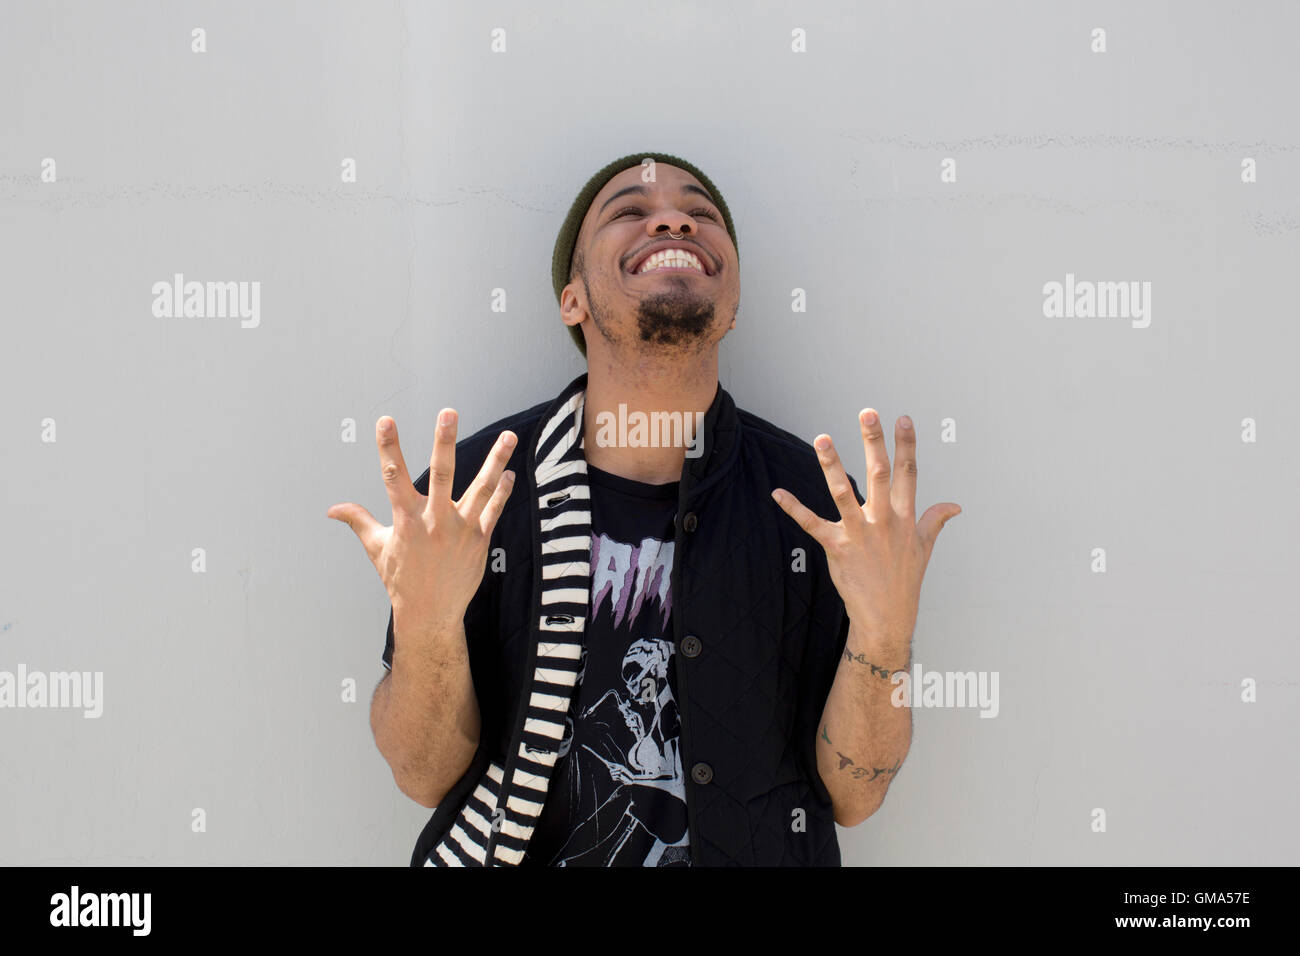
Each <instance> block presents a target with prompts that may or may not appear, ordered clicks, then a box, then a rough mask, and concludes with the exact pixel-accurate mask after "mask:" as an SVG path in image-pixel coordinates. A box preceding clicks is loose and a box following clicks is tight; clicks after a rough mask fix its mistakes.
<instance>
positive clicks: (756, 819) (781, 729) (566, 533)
mask: <svg viewBox="0 0 1300 956" xmlns="http://www.w3.org/2000/svg"><path fill="white" fill-rule="evenodd" d="M586 382H587V376H586V375H585V374H584V375H582V376H579V377H578V378H577V379H575V380H574V381H573V382H571V383H570V384H569V386H568V387H567V388H565V390H564V391H563V392H562V393H561V394H560V395H559V396H558V397H557V398H556V399H555V400H554V401H552V402H549V403H543V404H541V405H537V406H535V407H533V408H530V409H528V410H527V411H524V412H520V413H518V414H516V415H513V416H511V417H509V418H505V419H502V420H501V421H498V422H495V423H493V424H491V425H489V426H487V427H486V428H484V429H482V430H481V431H479V432H477V433H476V434H474V435H472V436H470V437H468V438H465V439H463V440H462V441H460V442H458V443H457V446H456V472H455V478H454V481H453V490H452V496H453V498H456V499H458V498H459V497H460V496H461V494H462V493H463V492H464V490H465V488H466V487H467V486H468V485H469V483H470V482H471V481H472V480H473V479H474V476H475V475H477V473H478V470H479V468H480V466H481V465H482V463H483V461H484V459H485V458H486V457H487V454H488V452H489V451H490V450H491V448H492V445H493V444H494V442H495V441H496V438H497V436H498V435H499V434H500V433H501V432H502V431H503V430H505V429H510V430H511V431H513V432H515V434H516V435H518V436H519V443H518V445H516V446H515V450H514V454H513V457H512V458H511V461H510V464H509V466H508V467H510V468H512V469H513V470H514V471H515V474H516V475H517V479H516V483H515V489H514V491H513V492H512V493H511V496H510V499H509V501H508V502H507V504H506V507H505V509H504V511H503V512H502V514H501V517H500V519H499V520H498V522H497V527H496V529H495V531H494V533H493V538H492V542H491V551H490V552H489V557H488V566H487V571H486V573H485V574H484V576H483V583H482V584H481V585H480V587H479V589H478V592H477V593H476V594H475V596H474V599H473V601H472V602H471V604H470V606H469V609H468V610H467V612H466V615H465V633H466V638H467V641H468V645H469V656H470V667H471V670H472V673H473V681H474V687H475V691H476V692H477V695H478V701H479V709H480V712H481V714H482V721H483V732H482V736H481V739H480V743H479V748H478V752H477V753H476V754H475V757H474V761H473V763H472V765H471V766H470V768H469V770H468V771H467V772H466V773H465V774H464V775H463V776H462V777H461V779H460V780H459V781H458V782H457V783H456V785H455V786H454V787H452V789H451V790H450V791H449V792H448V793H447V795H446V797H445V799H444V800H443V801H442V803H441V804H440V805H439V806H438V807H437V808H436V809H435V810H434V813H433V816H432V818H431V819H430V820H429V822H428V824H427V825H426V826H425V828H424V831H423V832H422V833H421V834H420V837H419V840H418V842H417V843H416V847H415V851H414V853H413V854H412V856H411V865H412V866H484V865H487V861H488V860H490V861H491V865H493V866H516V865H518V864H519V862H520V861H521V859H522V858H523V854H524V850H525V848H526V847H527V845H528V840H529V838H530V837H531V836H532V832H533V828H534V826H535V825H536V822H537V818H538V817H539V816H540V814H541V810H542V806H543V805H544V803H545V801H546V795H547V791H548V786H549V783H550V777H551V770H552V768H553V766H554V763H555V759H556V752H557V750H558V747H559V744H560V741H561V738H562V736H563V732H564V716H565V714H566V712H567V711H568V708H569V702H570V699H571V696H572V694H573V693H574V691H575V686H574V685H575V681H576V675H577V670H578V664H579V658H580V654H581V647H582V639H583V624H584V621H585V616H586V614H587V613H588V608H589V603H590V598H589V595H590V577H589V575H590V569H589V565H588V559H589V549H590V531H591V527H590V511H589V494H588V486H587V478H586V474H587V470H586V469H587V466H586V460H585V458H584V457H583V453H582V421H583V419H582V409H583V396H584V393H585V388H586ZM703 441H704V445H703V451H702V454H700V455H699V456H698V457H694V458H692V457H687V458H686V460H685V462H684V465H683V469H682V475H681V480H680V498H679V501H680V504H679V508H678V517H677V520H676V528H677V530H676V537H675V542H674V555H675V560H674V566H673V572H672V573H673V581H672V593H673V610H672V626H673V635H674V640H675V642H676V648H677V653H675V654H674V655H673V658H674V661H675V667H676V679H677V698H678V706H679V709H680V716H681V740H680V746H681V759H682V769H683V772H684V773H685V774H686V775H687V785H686V803H687V814H688V817H689V825H690V846H691V860H692V863H693V864H694V865H696V866H838V865H839V864H840V851H839V844H838V843H837V841H836V836H835V821H834V816H833V814H832V810H831V801H830V797H829V795H828V794H827V792H826V788H825V787H824V786H823V784H822V781H821V777H820V775H819V774H818V771H817V762H816V758H815V751H814V748H815V741H816V734H817V729H818V727H817V724H818V721H819V719H820V717H821V712H822V709H823V707H824V705H825V703H826V697H827V695H828V694H829V692H830V688H831V683H832V681H833V680H834V677H835V672H836V668H837V666H838V663H839V659H840V656H841V655H842V654H843V651H844V644H845V640H846V638H847V635H848V619H847V617H845V614H844V605H843V603H842V602H841V600H840V598H839V595H838V594H837V593H836V591H835V588H834V586H833V585H832V583H831V580H830V577H829V575H828V574H827V569H826V557H825V553H824V552H823V551H822V548H821V546H820V545H819V544H817V542H816V541H814V540H813V539H812V538H811V537H810V536H809V535H808V534H807V533H805V532H804V531H803V529H801V528H800V527H799V526H798V525H797V524H796V523H795V522H794V521H793V520H792V519H791V518H790V517H789V516H787V515H786V514H785V513H784V512H783V511H782V510H781V509H780V507H779V506H778V505H777V504H776V502H774V501H773V500H772V498H771V491H772V489H773V488H776V487H783V488H786V489H788V490H790V491H792V492H794V494H795V495H797V496H798V497H799V499H800V500H801V501H802V502H803V503H804V504H805V505H807V506H808V507H809V508H811V509H812V510H813V511H815V512H817V513H818V514H819V515H821V516H822V517H825V518H827V519H830V520H837V519H838V517H839V515H838V512H837V511H836V508H835V504H834V502H833V500H832V499H831V497H830V492H829V491H828V489H827V487H826V479H825V477H824V475H823V473H822V470H821V465H820V464H819V463H818V461H817V455H816V452H815V451H814V450H813V448H812V446H811V445H810V444H809V443H807V442H805V441H802V440H800V439H798V438H796V437H795V436H794V435H792V434H790V433H789V432H786V431H784V430H782V429H780V428H777V427H776V426H775V425H772V424H770V423H768V422H766V421H764V420H763V419H761V418H759V417H757V416H756V415H751V414H750V413H748V412H745V411H741V410H739V409H737V408H736V406H735V403H734V402H733V401H732V399H731V396H730V395H729V394H727V392H726V391H725V390H724V389H722V388H721V387H719V388H718V390H717V393H716V396H715V397H714V400H713V403H712V405H711V406H710V408H709V410H708V412H707V414H706V416H705V420H704V438H703ZM850 480H852V479H850ZM428 481H429V472H428V469H425V471H424V473H423V474H422V475H421V476H420V477H419V478H418V479H417V480H416V481H415V487H416V488H417V489H418V490H419V491H420V492H421V493H422V494H424V493H427V491H428ZM853 490H854V494H855V495H857V497H858V501H859V503H861V502H862V501H863V500H864V499H863V498H862V495H861V494H860V492H859V491H858V488H857V485H856V483H854V485H853ZM392 653H393V620H392V615H391V613H390V615H389V621H388V640H387V644H386V646H385V648H384V656H383V660H384V665H385V666H387V667H391V664H392Z"/></svg>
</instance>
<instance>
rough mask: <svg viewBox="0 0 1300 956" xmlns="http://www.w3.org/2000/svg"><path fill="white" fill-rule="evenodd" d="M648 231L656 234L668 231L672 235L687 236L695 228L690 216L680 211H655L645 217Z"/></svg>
mask: <svg viewBox="0 0 1300 956" xmlns="http://www.w3.org/2000/svg"><path fill="white" fill-rule="evenodd" d="M647 225H648V226H649V229H650V232H651V233H652V234H654V235H656V236H659V235H663V234H664V233H668V234H669V235H673V236H688V235H690V234H691V232H692V231H693V230H694V229H695V225H694V223H693V222H692V220H691V217H690V216H688V215H686V214H685V213H682V212H675V211H674V212H660V213H655V214H654V215H653V216H651V217H649V219H647Z"/></svg>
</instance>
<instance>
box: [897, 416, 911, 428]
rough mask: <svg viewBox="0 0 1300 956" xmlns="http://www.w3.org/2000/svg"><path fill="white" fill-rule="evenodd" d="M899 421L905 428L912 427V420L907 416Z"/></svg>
mask: <svg viewBox="0 0 1300 956" xmlns="http://www.w3.org/2000/svg"><path fill="white" fill-rule="evenodd" d="M899 421H900V422H901V423H902V425H903V427H904V428H911V427H912V420H911V419H910V418H908V417H907V416H906V415H904V416H903V417H902V418H901V419H899Z"/></svg>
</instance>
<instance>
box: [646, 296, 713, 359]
mask: <svg viewBox="0 0 1300 956" xmlns="http://www.w3.org/2000/svg"><path fill="white" fill-rule="evenodd" d="M712 326H713V301H712V300H711V299H707V298H704V297H702V296H697V295H693V294H692V293H691V292H689V291H688V290H686V289H685V288H682V287H680V286H679V287H678V288H677V289H675V290H673V291H670V292H659V293H656V294H654V295H648V296H646V297H645V298H644V299H642V300H641V302H640V304H639V305H638V306H637V310H636V327H637V334H638V335H639V337H640V339H641V341H642V342H645V343H647V344H650V345H661V346H669V347H677V348H686V347H689V346H692V345H700V344H702V343H703V342H704V340H705V338H706V336H707V333H708V331H709V329H710V328H712Z"/></svg>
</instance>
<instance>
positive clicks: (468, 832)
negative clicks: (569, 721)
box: [425, 388, 591, 866]
mask: <svg viewBox="0 0 1300 956" xmlns="http://www.w3.org/2000/svg"><path fill="white" fill-rule="evenodd" d="M585 394H586V393H585V391H583V390H582V389H581V388H579V389H577V390H576V391H575V392H574V393H573V394H572V395H570V396H569V397H568V398H567V399H565V398H564V397H563V396H561V399H560V402H561V404H560V405H559V407H558V408H557V410H556V411H555V412H554V414H553V415H552V416H551V417H550V418H549V419H548V420H547V421H546V423H545V425H544V426H543V427H542V429H541V432H540V433H539V437H538V440H537V446H536V447H535V449H534V450H533V461H534V466H533V477H534V484H535V487H536V489H537V508H538V512H537V513H538V515H539V520H540V530H541V534H540V539H541V547H542V554H541V565H540V567H541V571H542V592H541V606H540V608H538V609H537V610H538V612H539V613H538V618H537V623H536V630H535V632H534V634H533V641H534V644H535V647H536V657H535V664H534V669H533V679H532V687H531V693H530V695H529V700H528V706H527V709H526V711H525V713H524V714H522V715H521V716H522V718H523V728H522V734H520V733H519V732H518V731H517V732H516V733H515V736H514V738H513V739H514V740H517V741H518V744H519V749H518V751H516V752H515V753H514V754H512V755H510V756H509V758H508V759H507V760H506V765H505V766H504V767H503V766H501V764H500V763H498V762H497V761H492V762H491V763H490V764H489V766H488V768H487V770H486V772H485V773H484V774H483V776H482V778H481V779H480V780H479V782H478V785H477V787H475V789H474V792H473V794H471V796H470V798H469V800H467V801H466V803H465V806H464V807H463V808H462V809H461V811H460V813H459V814H458V816H457V817H456V819H455V821H454V822H453V823H452V825H451V827H450V828H449V829H448V831H447V834H446V836H444V837H443V838H442V840H440V841H439V842H438V843H437V844H435V846H434V847H433V849H432V850H430V852H429V856H428V859H427V860H426V861H425V866H487V865H491V866H518V865H519V864H520V862H521V861H522V860H523V857H524V850H525V849H526V848H527V846H528V841H529V839H530V838H531V837H532V835H533V830H534V829H535V828H536V826H537V821H538V818H539V817H540V816H541V813H542V807H543V805H544V804H545V803H546V794H547V790H548V788H549V786H550V782H551V771H552V769H553V768H554V766H555V759H556V756H557V753H558V751H559V747H560V741H561V739H562V738H563V736H564V721H565V715H566V714H567V713H568V710H569V703H570V701H571V700H572V697H573V694H574V690H575V686H576V684H577V679H578V668H579V664H580V659H581V656H582V642H583V634H584V628H585V627H586V621H587V619H586V615H587V608H588V604H589V602H590V594H591V564H590V562H591V493H590V490H589V486H588V484H587V460H586V457H585V456H584V454H583V443H582V408H583V399H584V396H585ZM494 820H496V821H497V823H496V826H495V828H494V827H493V821H494ZM489 854H490V859H491V861H492V862H491V864H488V863H487V862H486V861H487V860H488V859H489Z"/></svg>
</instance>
